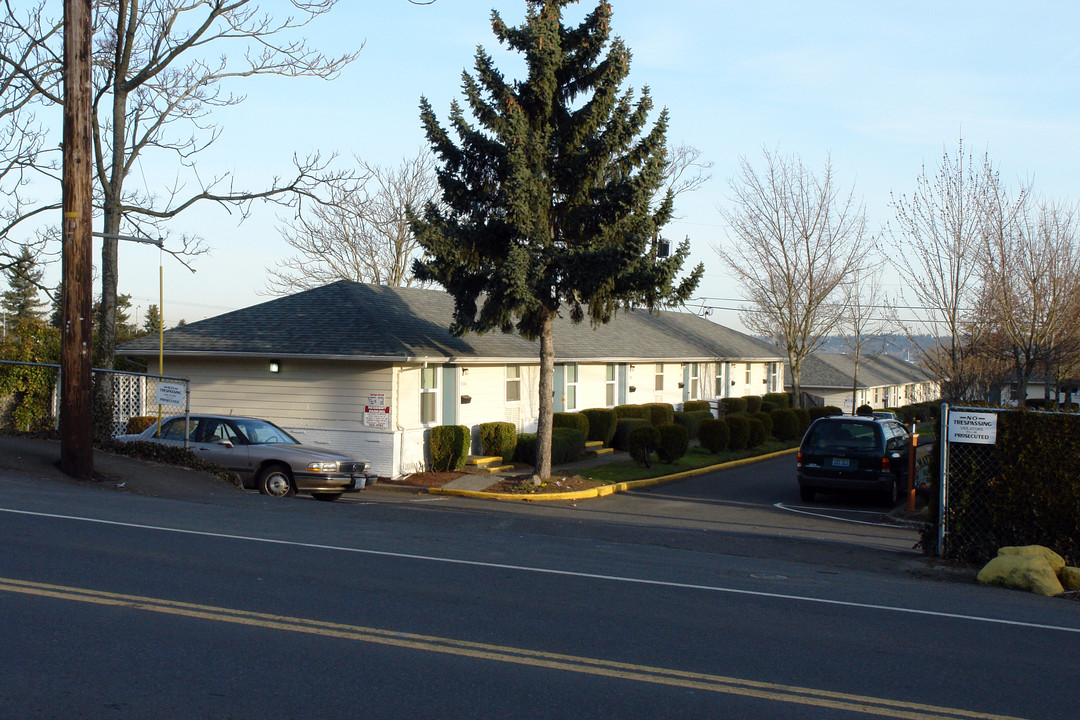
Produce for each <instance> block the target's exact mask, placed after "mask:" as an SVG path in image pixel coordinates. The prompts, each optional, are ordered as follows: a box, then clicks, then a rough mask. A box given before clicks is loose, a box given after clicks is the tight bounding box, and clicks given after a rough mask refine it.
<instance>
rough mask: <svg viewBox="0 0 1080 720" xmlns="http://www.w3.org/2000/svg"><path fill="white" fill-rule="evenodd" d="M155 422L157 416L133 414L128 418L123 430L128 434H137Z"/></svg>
mask: <svg viewBox="0 0 1080 720" xmlns="http://www.w3.org/2000/svg"><path fill="white" fill-rule="evenodd" d="M156 422H157V417H156V416H154V415H133V416H132V417H129V418H128V421H127V428H125V430H124V432H126V433H127V434H128V435H137V434H138V433H141V432H142V431H143V430H145V429H146V428H148V427H150V426H151V425H153V424H154V423H156Z"/></svg>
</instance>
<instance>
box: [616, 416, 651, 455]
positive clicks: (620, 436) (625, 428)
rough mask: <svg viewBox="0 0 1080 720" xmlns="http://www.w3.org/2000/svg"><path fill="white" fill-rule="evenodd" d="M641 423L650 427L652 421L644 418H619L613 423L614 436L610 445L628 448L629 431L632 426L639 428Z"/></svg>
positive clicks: (617, 448)
mask: <svg viewBox="0 0 1080 720" xmlns="http://www.w3.org/2000/svg"><path fill="white" fill-rule="evenodd" d="M642 425H648V426H650V427H651V426H652V423H650V422H649V421H648V420H646V419H644V418H636V417H633V418H620V419H619V420H618V421H616V423H615V437H613V438H612V439H611V447H613V448H615V449H616V450H629V449H630V432H631V431H632V430H633V429H634V428H639V427H641V426H642Z"/></svg>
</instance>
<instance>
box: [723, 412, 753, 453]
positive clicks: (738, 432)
mask: <svg viewBox="0 0 1080 720" xmlns="http://www.w3.org/2000/svg"><path fill="white" fill-rule="evenodd" d="M725 419H726V420H727V425H728V449H729V450H745V449H746V443H747V442H748V441H749V440H750V418H748V417H746V416H745V415H732V416H730V417H728V418H725Z"/></svg>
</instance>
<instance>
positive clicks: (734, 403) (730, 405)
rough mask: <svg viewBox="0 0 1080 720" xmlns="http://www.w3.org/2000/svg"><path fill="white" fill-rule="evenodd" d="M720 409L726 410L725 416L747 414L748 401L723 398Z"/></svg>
mask: <svg viewBox="0 0 1080 720" xmlns="http://www.w3.org/2000/svg"><path fill="white" fill-rule="evenodd" d="M720 407H722V408H724V414H725V415H729V414H732V413H738V412H746V400H745V399H744V398H734V397H729V398H721V400H720Z"/></svg>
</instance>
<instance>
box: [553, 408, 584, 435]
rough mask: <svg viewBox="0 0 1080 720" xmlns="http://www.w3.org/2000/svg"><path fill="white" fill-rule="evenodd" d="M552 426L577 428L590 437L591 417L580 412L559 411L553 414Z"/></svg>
mask: <svg viewBox="0 0 1080 720" xmlns="http://www.w3.org/2000/svg"><path fill="white" fill-rule="evenodd" d="M551 427H553V428H577V429H578V430H580V431H581V432H583V433H585V437H589V417H588V416H587V415H586V414H585V413H579V412H557V413H552V414H551Z"/></svg>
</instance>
